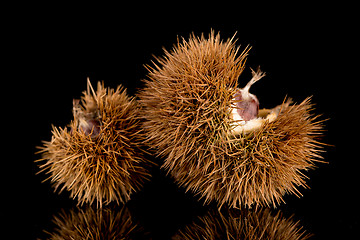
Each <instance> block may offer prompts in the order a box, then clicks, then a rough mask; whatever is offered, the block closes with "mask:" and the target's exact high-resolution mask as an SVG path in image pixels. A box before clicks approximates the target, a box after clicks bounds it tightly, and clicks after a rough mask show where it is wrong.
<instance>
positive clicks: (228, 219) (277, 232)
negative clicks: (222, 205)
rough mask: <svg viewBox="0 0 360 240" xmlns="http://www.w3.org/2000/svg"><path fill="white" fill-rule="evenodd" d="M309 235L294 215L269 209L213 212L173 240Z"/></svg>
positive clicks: (287, 239)
mask: <svg viewBox="0 0 360 240" xmlns="http://www.w3.org/2000/svg"><path fill="white" fill-rule="evenodd" d="M311 236H312V234H310V233H307V232H306V231H305V230H304V229H303V227H302V226H301V225H300V222H299V221H294V220H293V216H291V217H289V218H285V217H284V216H283V214H282V213H281V212H280V211H278V212H277V213H275V214H274V213H272V212H271V210H270V209H269V208H265V209H261V208H259V209H252V210H241V211H239V210H235V209H232V210H229V209H226V211H216V210H212V211H210V212H209V213H208V214H207V215H205V216H203V217H199V218H198V219H197V220H195V221H194V222H193V223H192V224H190V225H188V226H186V227H185V228H184V229H183V230H180V231H179V232H178V233H177V234H176V235H175V236H173V238H172V239H173V240H203V239H231V240H235V239H242V240H262V239H267V240H305V239H309V238H310V237H311Z"/></svg>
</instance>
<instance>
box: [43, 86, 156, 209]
mask: <svg viewBox="0 0 360 240" xmlns="http://www.w3.org/2000/svg"><path fill="white" fill-rule="evenodd" d="M90 87H91V86H90ZM90 87H89V86H88V90H87V91H86V92H84V96H83V97H82V106H80V108H81V109H80V111H81V113H82V115H84V114H87V115H93V116H94V118H96V121H99V124H100V129H101V130H100V133H98V135H96V136H94V135H92V134H89V133H87V134H86V133H85V131H83V129H81V128H79V122H81V121H82V119H79V118H80V117H81V116H80V115H79V114H76V112H74V120H73V121H72V122H71V123H70V125H69V127H67V128H57V127H53V131H52V134H53V135H52V139H51V141H49V142H44V145H43V147H40V148H41V149H42V150H41V153H42V156H43V158H42V159H41V160H40V163H41V164H40V168H42V169H43V170H42V171H47V173H48V174H49V175H50V177H49V179H50V180H51V182H52V183H53V185H54V187H55V190H57V189H60V192H61V191H63V190H64V189H66V190H68V191H69V192H70V197H71V198H74V199H77V200H78V202H79V204H80V205H82V204H83V203H85V202H86V203H90V204H91V203H93V202H96V203H97V205H98V206H99V207H101V206H102V205H103V204H108V203H110V202H112V201H116V202H117V203H124V202H127V201H128V200H129V199H130V195H131V194H132V193H133V192H134V191H136V190H137V189H139V188H140V187H141V185H142V183H143V182H144V180H146V179H147V178H148V177H149V173H148V171H147V165H148V163H149V162H148V160H147V159H146V158H144V154H145V152H144V150H143V145H142V141H143V139H142V134H141V128H140V121H139V118H138V111H139V107H138V105H137V103H136V102H135V100H134V99H133V98H130V97H128V96H127V94H126V91H125V90H124V88H123V87H121V86H119V87H118V88H117V89H116V90H115V91H114V89H110V88H107V89H106V88H104V84H103V83H102V84H101V83H100V82H99V83H98V88H97V91H96V93H95V92H94V91H93V90H92V91H91V90H90ZM91 89H92V88H91ZM75 107H78V106H74V108H75ZM93 131H95V130H94V129H93Z"/></svg>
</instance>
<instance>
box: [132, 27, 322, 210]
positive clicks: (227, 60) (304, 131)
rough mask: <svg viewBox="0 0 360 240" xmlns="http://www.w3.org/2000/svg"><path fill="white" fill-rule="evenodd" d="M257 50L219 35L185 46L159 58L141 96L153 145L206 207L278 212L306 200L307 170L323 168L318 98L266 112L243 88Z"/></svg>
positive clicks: (286, 103)
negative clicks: (289, 199) (289, 197)
mask: <svg viewBox="0 0 360 240" xmlns="http://www.w3.org/2000/svg"><path fill="white" fill-rule="evenodd" d="M248 52H249V48H248V47H246V48H245V49H244V50H243V51H240V47H236V46H235V42H234V41H233V39H228V40H227V41H225V42H224V41H222V40H221V39H220V35H219V34H217V35H215V33H214V32H211V33H210V35H209V37H208V38H205V37H204V35H202V36H201V37H195V36H194V35H192V36H191V37H190V39H189V40H188V41H187V40H185V39H183V40H182V43H181V42H180V41H179V42H178V43H177V45H175V46H174V48H173V50H172V51H170V52H169V51H166V50H165V56H164V57H160V58H156V60H157V61H156V62H155V63H153V65H152V66H147V68H148V70H149V74H148V79H146V80H144V82H145V87H144V89H143V90H142V91H141V92H139V94H138V96H139V99H140V100H139V101H140V103H141V105H142V111H141V116H142V117H143V119H144V123H143V128H144V130H145V132H146V136H147V139H146V142H147V143H148V144H149V146H150V147H152V148H153V149H154V150H155V152H156V153H157V154H158V155H159V156H162V157H164V158H165V159H164V163H163V165H162V168H164V169H166V170H167V172H168V173H169V174H171V176H172V177H173V178H174V179H175V181H176V182H177V183H178V184H179V185H181V186H184V187H185V188H186V190H187V191H188V190H190V191H192V192H194V193H196V194H198V195H199V196H200V197H202V198H203V199H205V203H206V202H208V201H211V200H216V201H217V202H218V203H219V205H220V206H222V205H223V204H225V203H226V204H227V205H230V206H232V207H241V206H252V205H253V204H257V205H267V206H277V205H278V204H279V203H281V202H283V195H284V194H286V193H292V194H295V195H297V196H301V193H300V192H299V190H298V187H307V185H306V182H305V179H306V176H305V174H304V171H307V170H309V169H311V168H313V167H314V162H315V161H319V159H320V158H321V156H320V155H319V151H322V150H321V148H322V147H321V146H322V144H321V143H320V142H319V138H320V137H321V133H322V127H323V126H322V121H320V120H318V115H315V114H313V113H312V110H313V105H312V104H311V103H310V98H306V99H305V100H304V101H303V102H301V103H300V104H292V101H291V100H284V102H283V103H282V104H279V105H278V106H275V107H274V108H272V109H259V100H258V99H257V97H256V96H255V95H254V94H251V93H250V92H249V91H250V87H251V86H252V85H253V84H254V83H256V82H258V81H259V80H260V79H261V78H263V77H264V76H265V74H264V73H263V72H261V70H260V69H257V70H256V71H255V70H252V74H253V77H252V79H251V80H250V81H249V82H248V84H246V86H245V87H243V88H239V86H238V78H239V76H240V74H241V73H242V72H243V70H244V68H245V62H246V58H247V55H248Z"/></svg>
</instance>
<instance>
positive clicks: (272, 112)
mask: <svg viewBox="0 0 360 240" xmlns="http://www.w3.org/2000/svg"><path fill="white" fill-rule="evenodd" d="M279 111H280V106H277V107H275V108H272V109H266V108H263V109H260V110H259V113H258V117H257V118H254V119H251V120H249V121H245V120H243V119H242V117H241V116H240V115H239V113H238V111H237V108H236V107H235V106H232V110H231V117H232V120H234V122H233V123H232V127H233V128H232V130H231V133H232V134H235V135H237V134H242V133H245V134H246V133H250V132H253V131H256V130H258V129H260V128H261V127H262V126H263V125H264V124H265V122H266V121H268V122H273V121H274V120H275V119H276V118H277V116H278V115H279Z"/></svg>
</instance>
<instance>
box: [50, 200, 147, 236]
mask: <svg viewBox="0 0 360 240" xmlns="http://www.w3.org/2000/svg"><path fill="white" fill-rule="evenodd" d="M52 222H53V223H54V229H53V230H50V231H48V230H46V231H45V232H46V233H48V238H47V239H49V240H60V239H61V240H65V239H69V240H71V239H84V240H85V239H88V240H105V239H109V240H110V239H151V238H150V236H149V234H147V233H146V232H145V231H144V230H143V228H142V227H140V226H139V225H138V224H137V223H136V222H135V221H134V220H133V218H132V216H131V213H130V211H129V210H128V209H127V208H126V207H125V206H123V207H121V208H120V209H117V208H110V207H104V208H101V209H94V208H92V207H87V208H85V209H80V208H75V209H72V210H70V211H69V212H66V211H64V210H63V211H62V212H61V213H60V214H58V215H56V216H54V218H53V220H52Z"/></svg>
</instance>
